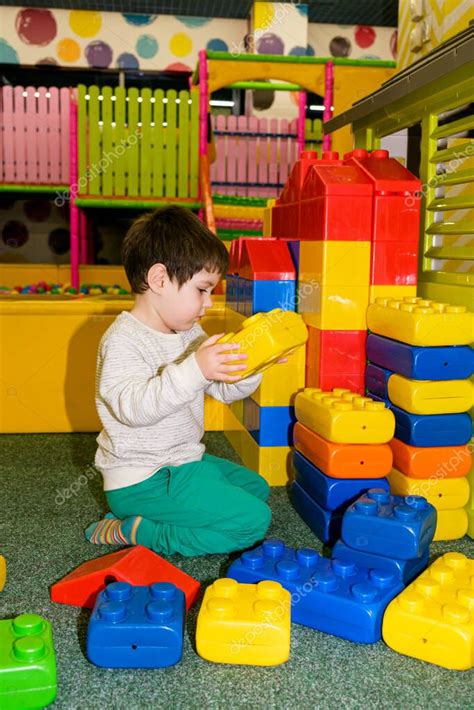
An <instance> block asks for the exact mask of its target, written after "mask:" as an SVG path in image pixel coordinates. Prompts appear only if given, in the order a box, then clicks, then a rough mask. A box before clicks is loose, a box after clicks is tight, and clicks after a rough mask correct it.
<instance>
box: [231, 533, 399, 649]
mask: <svg viewBox="0 0 474 710" xmlns="http://www.w3.org/2000/svg"><path fill="white" fill-rule="evenodd" d="M227 576H228V577H231V578H233V579H236V580H237V581H238V582H243V583H251V584H256V583H258V582H260V581H262V580H265V579H268V580H271V581H275V582H279V583H280V584H281V585H282V586H283V587H284V588H285V589H287V590H288V591H289V592H290V593H291V620H292V621H293V622H294V623H296V624H302V625H303V626H309V627H311V628H313V629H317V630H318V631H323V632H324V633H327V634H332V635H333V636H339V637H341V638H344V639H347V640H349V641H355V642H356V643H375V642H376V641H379V640H380V638H381V627H382V618H383V614H384V611H385V609H386V607H387V605H388V604H389V602H390V601H391V600H392V599H393V598H394V597H395V596H397V594H399V593H400V592H401V591H402V589H403V583H402V582H401V581H400V580H399V579H396V578H395V576H394V575H393V574H390V573H389V572H386V571H384V570H381V569H371V570H369V569H368V568H366V567H359V566H356V565H355V564H354V563H353V562H348V561H347V562H346V561H345V560H339V559H333V560H328V559H326V558H324V557H321V555H319V554H318V553H317V552H316V550H312V549H309V548H307V549H295V548H291V547H285V545H284V544H283V543H282V542H281V540H266V541H265V542H264V543H263V544H262V545H260V546H259V547H257V548H256V549H255V550H251V551H249V552H244V553H243V554H242V555H241V556H240V558H239V559H238V560H235V562H233V563H232V565H231V566H230V569H229V571H228V572H227Z"/></svg>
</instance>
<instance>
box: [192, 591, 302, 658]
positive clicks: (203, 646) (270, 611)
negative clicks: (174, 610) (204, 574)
mask: <svg viewBox="0 0 474 710" xmlns="http://www.w3.org/2000/svg"><path fill="white" fill-rule="evenodd" d="M290 615H291V599H290V594H289V592H288V591H286V590H285V589H284V588H283V586H282V585H281V584H279V583H277V582H273V581H261V582H260V581H259V582H258V583H256V584H238V583H237V582H236V581H235V579H230V578H222V579H218V580H216V581H215V582H214V583H213V584H211V585H210V586H209V587H208V588H207V589H206V592H205V594H204V599H203V601H202V605H201V609H200V611H199V615H198V619H197V626H196V649H197V652H198V653H199V655H200V656H201V657H202V658H205V659H206V660H207V661H212V662H214V663H230V664H239V665H240V664H242V665H252V666H276V665H280V664H281V663H284V662H285V661H287V660H288V658H289V655H290V635H291V620H290Z"/></svg>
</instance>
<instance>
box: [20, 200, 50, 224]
mask: <svg viewBox="0 0 474 710" xmlns="http://www.w3.org/2000/svg"><path fill="white" fill-rule="evenodd" d="M23 211H24V213H25V217H27V218H28V219H29V220H30V222H45V221H46V220H47V219H48V217H49V215H50V214H51V202H49V201H48V200H40V199H37V200H28V202H25V204H24V205H23Z"/></svg>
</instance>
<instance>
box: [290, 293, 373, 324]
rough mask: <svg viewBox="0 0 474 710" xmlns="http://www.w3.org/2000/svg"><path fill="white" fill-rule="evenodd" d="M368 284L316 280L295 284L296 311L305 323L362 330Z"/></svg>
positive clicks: (367, 297) (364, 319)
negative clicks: (352, 284)
mask: <svg viewBox="0 0 474 710" xmlns="http://www.w3.org/2000/svg"><path fill="white" fill-rule="evenodd" d="M368 303H369V286H368V285H367V286H331V285H329V284H322V285H321V284H318V283H317V282H316V281H313V282H305V281H300V282H299V284H298V303H297V311H298V313H301V314H302V315H303V318H304V321H305V323H307V324H308V325H312V326H313V327H315V328H322V329H324V330H363V329H364V328H366V327H367V326H366V312H367V306H368Z"/></svg>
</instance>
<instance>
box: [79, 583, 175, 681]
mask: <svg viewBox="0 0 474 710" xmlns="http://www.w3.org/2000/svg"><path fill="white" fill-rule="evenodd" d="M185 618H186V607H185V596H184V592H182V591H181V589H178V587H176V586H175V585H174V584H171V583H170V582H156V583H154V584H150V585H148V586H135V585H132V584H129V583H128V582H112V583H111V584H109V585H108V586H107V588H106V589H104V590H103V591H102V592H100V593H99V595H98V597H97V600H96V603H95V606H94V609H93V611H92V614H91V617H90V619H89V625H88V628H87V647H86V648H87V657H88V659H89V660H90V661H91V662H92V663H94V664H95V665H96V666H103V667H105V668H165V667H167V666H173V665H175V664H176V663H179V661H180V660H181V657H182V654H183V636H184V621H185Z"/></svg>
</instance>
